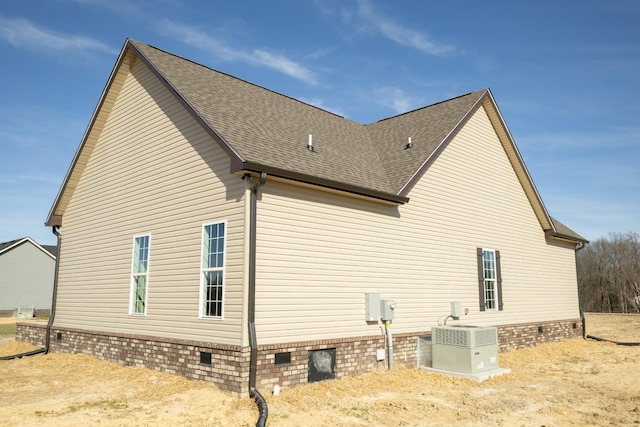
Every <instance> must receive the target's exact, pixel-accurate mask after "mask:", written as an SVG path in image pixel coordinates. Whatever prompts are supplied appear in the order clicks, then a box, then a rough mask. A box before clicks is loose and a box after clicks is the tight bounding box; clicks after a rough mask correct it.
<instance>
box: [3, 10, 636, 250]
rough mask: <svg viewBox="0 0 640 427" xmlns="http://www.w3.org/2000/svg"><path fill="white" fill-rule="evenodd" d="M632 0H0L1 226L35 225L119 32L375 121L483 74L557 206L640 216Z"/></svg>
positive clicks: (587, 220)
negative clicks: (3, 0)
mask: <svg viewBox="0 0 640 427" xmlns="http://www.w3.org/2000/svg"><path fill="white" fill-rule="evenodd" d="M638 23H640V2H638V1H635V0H627V1H625V0H619V1H591V0H575V1H562V0H554V1H547V0H538V1H535V2H520V1H513V0H508V1H484V2H480V1H464V0H460V1H454V2H443V1H408V0H396V1H393V2H390V1H383V0H326V1H325V0H317V1H311V0H309V1H301V0H274V1H243V0H235V1H225V2H223V1H187V0H156V1H133V0H131V1H127V0H50V1H31V0H22V1H20V2H15V1H12V2H2V3H0V57H1V58H2V66H1V67H0V242H3V241H8V240H13V239H16V238H19V237H24V236H30V237H32V238H34V239H35V240H36V241H38V242H40V243H42V244H50V243H55V238H54V237H55V236H53V234H52V233H51V231H50V229H48V228H47V227H44V225H43V223H44V221H45V219H46V216H47V214H48V212H49V209H50V207H51V204H52V203H53V201H54V199H55V196H56V194H57V192H58V189H59V187H60V184H61V182H62V180H63V178H64V176H65V174H66V172H67V169H68V167H69V165H70V162H71V160H72V158H73V155H74V153H75V151H76V149H77V147H78V145H79V143H80V141H81V139H82V136H83V133H84V131H85V129H86V127H87V124H88V123H89V120H90V118H91V115H92V113H93V111H94V109H95V107H96V105H97V102H98V99H99V97H100V94H101V93H102V90H103V88H104V85H105V83H106V81H107V79H108V77H109V74H110V73H111V70H112V68H113V65H114V63H115V61H116V59H117V55H118V53H119V51H120V49H121V48H122V46H123V44H124V42H125V40H126V38H127V37H129V38H133V39H136V40H138V41H141V42H144V43H147V44H150V45H153V46H156V47H159V48H161V49H163V50H166V51H169V52H172V53H175V54H177V55H180V56H183V57H186V58H188V59H191V60H194V61H196V62H199V63H202V64H204V65H207V66H209V67H211V68H214V69H217V70H220V71H223V72H225V73H228V74H231V75H234V76H236V77H239V78H242V79H245V80H248V81H250V82H253V83H256V84H258V85H261V86H264V87H267V88H269V89H272V90H275V91H277V92H280V93H283V94H285V95H288V96H291V97H293V98H297V99H300V100H302V101H305V102H308V103H311V104H314V105H317V106H319V107H321V108H324V109H327V110H330V111H332V112H335V113H338V114H341V115H344V116H346V117H348V118H350V119H352V120H355V121H357V122H360V123H370V122H374V121H377V120H379V119H382V118H385V117H389V116H392V115H395V114H398V113H402V112H404V111H408V110H411V109H414V108H419V107H422V106H425V105H429V104H432V103H434V102H438V101H441V100H444V99H448V98H451V97H454V96H458V95H461V94H464V93H468V92H471V91H474V90H479V89H483V88H486V87H489V88H490V89H491V90H492V92H493V95H494V97H495V99H496V101H497V103H498V106H499V108H500V111H501V113H502V115H503V117H504V119H505V121H506V123H507V125H508V127H509V129H510V131H511V133H512V135H513V137H514V139H515V141H516V144H517V146H518V148H519V150H520V152H521V154H522V156H523V158H524V161H525V163H526V165H527V168H528V169H529V172H530V174H531V176H532V177H533V180H534V182H535V184H536V187H537V189H538V191H539V192H540V194H541V196H542V199H543V201H544V203H545V205H546V207H547V209H548V211H549V212H550V214H551V215H553V216H554V217H556V218H557V219H559V220H560V221H562V222H563V223H565V224H566V225H568V226H569V227H571V228H573V229H574V230H575V231H577V232H578V233H580V234H582V235H583V236H584V237H586V238H587V239H589V240H595V239H597V238H601V237H606V236H608V233H610V232H628V231H633V232H640V166H639V163H640V101H639V99H638V98H639V95H640V25H639V24H638Z"/></svg>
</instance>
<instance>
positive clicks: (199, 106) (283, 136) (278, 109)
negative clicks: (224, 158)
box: [132, 41, 486, 196]
mask: <svg viewBox="0 0 640 427" xmlns="http://www.w3.org/2000/svg"><path fill="white" fill-rule="evenodd" d="M132 44H133V45H134V46H135V48H136V49H137V50H139V51H140V53H142V55H143V56H144V57H145V58H146V59H147V61H149V63H150V64H151V65H152V66H153V67H155V69H156V70H157V72H159V73H160V74H161V75H162V77H164V78H165V79H166V81H168V82H169V84H170V85H171V86H172V87H173V88H174V89H175V90H176V91H177V92H178V94H179V95H180V96H182V98H183V99H184V100H185V101H186V102H187V103H188V104H189V105H191V107H193V109H194V110H195V111H197V112H198V114H199V115H200V116H201V117H202V118H203V119H204V120H205V121H206V122H207V123H208V124H209V125H210V126H211V128H213V129H214V130H215V131H216V133H217V134H218V135H220V136H221V137H222V139H223V140H224V141H226V143H227V144H228V145H230V146H231V147H232V149H233V150H234V151H235V152H237V153H238V154H239V155H240V156H241V158H242V160H244V161H246V162H247V163H251V164H258V165H262V166H268V167H270V168H273V169H274V170H281V171H286V173H288V174H292V175H293V176H307V177H309V178H312V179H311V181H313V178H316V179H318V180H322V181H323V182H325V183H326V182H333V183H335V184H337V186H338V187H340V186H341V185H346V186H353V187H354V188H361V189H365V190H372V191H375V192H379V193H384V194H387V195H394V196H398V195H399V194H400V191H401V189H402V188H403V187H404V186H405V184H406V183H407V182H408V181H409V180H410V179H411V177H412V176H413V175H414V174H415V172H416V171H417V170H418V169H419V168H420V166H421V165H422V164H423V163H424V162H425V160H426V159H427V158H428V157H429V156H430V155H431V154H432V153H433V151H434V149H435V148H436V147H437V146H438V145H439V144H440V143H441V142H442V141H443V140H444V138H445V137H446V135H447V134H448V133H449V132H451V130H452V129H453V128H454V127H455V125H456V124H457V123H458V122H459V121H460V120H461V118H462V117H464V116H465V114H467V113H468V112H469V111H470V109H471V107H472V106H473V105H474V104H475V103H476V102H477V101H478V100H479V99H480V97H482V95H484V94H485V93H486V90H483V91H478V92H474V93H471V94H468V95H465V96H461V97H458V98H454V99H452V100H449V101H445V102H441V103H438V104H434V105H432V106H429V107H424V108H421V109H419V110H415V111H412V112H409V113H406V114H402V115H400V116H396V117H392V118H389V119H385V120H382V121H379V122H376V123H372V124H370V125H363V124H360V123H356V122H354V121H352V120H349V119H346V118H344V117H341V116H338V115H335V114H333V113H330V112H328V111H325V110H322V109H319V108H316V107H314V106H311V105H309V104H305V103H303V102H301V101H298V100H296V99H293V98H290V97H287V96H284V95H281V94H278V93H276V92H273V91H271V90H268V89H265V88H263V87H260V86H257V85H255V84H252V83H249V82H246V81H243V80H240V79H238V78H235V77H232V76H229V75H227V74H224V73H221V72H218V71H215V70H212V69H210V68H208V67H205V66H203V65H200V64H197V63H195V62H192V61H189V60H186V59H184V58H180V57H178V56H175V55H173V54H170V53H167V52H164V51H162V50H160V49H157V48H154V47H151V46H148V45H146V44H143V43H139V42H134V41H132ZM309 134H312V135H313V147H314V150H315V151H314V152H312V151H309V150H308V149H307V142H308V139H309ZM409 136H411V137H412V138H413V139H412V141H413V142H414V149H411V150H405V145H406V141H407V137H409Z"/></svg>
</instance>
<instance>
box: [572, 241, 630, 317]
mask: <svg viewBox="0 0 640 427" xmlns="http://www.w3.org/2000/svg"><path fill="white" fill-rule="evenodd" d="M576 262H577V269H578V288H579V291H580V304H581V307H582V309H583V310H584V311H591V312H608V313H611V312H619V313H631V312H635V313H640V236H639V235H638V234H637V233H610V234H609V238H603V239H598V240H596V241H595V242H592V243H590V244H589V245H588V246H587V247H585V248H584V249H582V250H580V251H579V252H578V254H577V259H576Z"/></svg>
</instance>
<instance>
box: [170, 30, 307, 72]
mask: <svg viewBox="0 0 640 427" xmlns="http://www.w3.org/2000/svg"><path fill="white" fill-rule="evenodd" d="M161 29H162V32H163V34H166V33H167V32H169V33H171V34H173V35H174V36H176V37H178V38H179V39H180V40H182V42H183V43H186V44H188V45H190V46H193V47H195V48H198V49H200V50H203V51H205V52H209V53H211V54H213V55H215V56H217V57H219V58H220V59H222V60H224V61H241V62H246V63H250V64H255V65H261V66H264V67H268V68H271V69H273V70H276V71H279V72H281V73H284V74H286V75H288V76H291V77H293V78H295V79H298V80H301V81H303V82H306V83H309V84H312V85H316V84H317V83H318V81H317V79H316V76H315V74H314V73H313V72H312V71H310V70H309V69H307V68H306V67H304V66H303V65H301V64H299V63H297V62H295V61H293V60H291V59H289V58H287V57H285V56H283V55H280V54H278V53H274V52H270V51H268V50H266V49H254V50H252V51H245V50H242V49H235V48H233V47H231V46H229V45H227V44H226V43H224V42H223V41H221V40H219V39H216V38H215V37H213V36H211V35H209V34H207V33H205V32H203V31H200V30H196V29H193V28H191V27H188V26H186V25H182V24H177V23H175V22H172V21H171V20H169V19H165V20H164V21H163V23H162V26H161Z"/></svg>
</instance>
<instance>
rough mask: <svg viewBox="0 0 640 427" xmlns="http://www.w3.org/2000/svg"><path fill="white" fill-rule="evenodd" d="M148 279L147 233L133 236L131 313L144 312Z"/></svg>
mask: <svg viewBox="0 0 640 427" xmlns="http://www.w3.org/2000/svg"><path fill="white" fill-rule="evenodd" d="M148 279H149V235H146V236H137V237H134V238H133V262H132V263H131V314H145V313H146V310H147V283H148Z"/></svg>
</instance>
